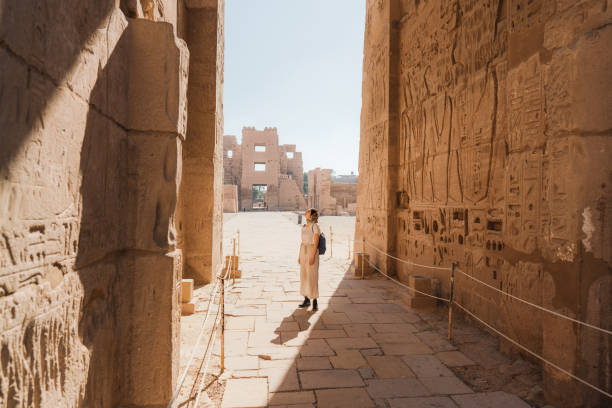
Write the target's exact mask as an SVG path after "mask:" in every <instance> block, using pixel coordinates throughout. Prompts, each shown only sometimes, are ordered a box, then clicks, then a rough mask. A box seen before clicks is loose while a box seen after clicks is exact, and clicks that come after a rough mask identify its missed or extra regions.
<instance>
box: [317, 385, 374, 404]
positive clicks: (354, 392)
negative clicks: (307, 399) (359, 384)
mask: <svg viewBox="0 0 612 408" xmlns="http://www.w3.org/2000/svg"><path fill="white" fill-rule="evenodd" d="M316 393H317V406H318V407H320V408H370V407H374V403H373V402H372V400H371V399H370V397H369V396H368V393H367V392H365V390H364V389H363V388H339V389H335V390H317V391H316Z"/></svg>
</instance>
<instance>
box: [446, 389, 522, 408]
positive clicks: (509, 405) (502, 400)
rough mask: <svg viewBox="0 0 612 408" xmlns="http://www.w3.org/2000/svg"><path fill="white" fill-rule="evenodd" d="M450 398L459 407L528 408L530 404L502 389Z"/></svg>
mask: <svg viewBox="0 0 612 408" xmlns="http://www.w3.org/2000/svg"><path fill="white" fill-rule="evenodd" d="M452 399H453V400H454V401H455V402H456V403H457V405H459V406H460V407H461V408H498V407H503V408H529V407H530V405H529V404H527V403H526V402H524V401H523V400H522V399H520V398H519V397H517V396H516V395H512V394H508V393H506V392H503V391H496V392H483V393H478V394H470V395H453V396H452Z"/></svg>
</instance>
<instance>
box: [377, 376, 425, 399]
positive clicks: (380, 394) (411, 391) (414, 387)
mask: <svg viewBox="0 0 612 408" xmlns="http://www.w3.org/2000/svg"><path fill="white" fill-rule="evenodd" d="M367 382H368V386H367V388H366V391H367V392H368V394H370V397H372V398H374V399H377V398H400V397H422V396H426V395H429V394H430V392H429V391H428V390H427V388H425V386H423V384H421V382H419V381H418V380H415V379H413V378H400V379H387V380H367Z"/></svg>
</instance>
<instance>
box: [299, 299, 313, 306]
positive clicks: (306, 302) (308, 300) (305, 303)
mask: <svg viewBox="0 0 612 408" xmlns="http://www.w3.org/2000/svg"><path fill="white" fill-rule="evenodd" d="M308 306H310V299H308V298H307V297H305V298H304V301H303V302H302V304H301V305H298V307H308Z"/></svg>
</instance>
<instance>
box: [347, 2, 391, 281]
mask: <svg viewBox="0 0 612 408" xmlns="http://www.w3.org/2000/svg"><path fill="white" fill-rule="evenodd" d="M398 13H399V1H398V0H384V1H372V0H368V2H367V12H366V31H365V39H364V62H363V80H362V81H363V83H362V97H363V107H362V112H361V137H360V145H359V175H360V177H359V181H358V196H359V197H360V199H359V201H358V205H357V219H356V225H355V252H362V251H363V248H362V246H363V244H362V242H363V241H362V237H364V236H365V238H366V240H367V241H368V242H369V243H370V244H372V245H375V246H376V247H377V248H379V249H381V250H383V251H387V252H390V251H392V250H393V242H394V240H393V236H394V235H393V234H392V232H393V225H392V224H391V223H390V219H391V218H392V216H393V215H392V211H393V208H394V203H395V200H394V194H395V193H394V185H395V183H396V179H397V158H396V156H395V152H396V151H397V143H398V132H399V126H398V115H397V81H398V78H397V66H396V65H397V58H398V56H397V40H396V38H395V37H396V36H397V34H396V32H395V31H396V30H394V29H393V24H392V20H393V18H394V16H395V15H396V14H398ZM365 249H366V252H368V253H369V254H370V259H371V260H372V261H373V262H375V263H376V265H377V266H378V267H380V268H382V270H383V271H386V270H388V269H389V267H390V265H391V264H390V262H389V258H387V257H383V256H381V255H380V254H379V253H377V252H376V251H374V250H373V249H371V248H368V247H367V246H366V248H365Z"/></svg>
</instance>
